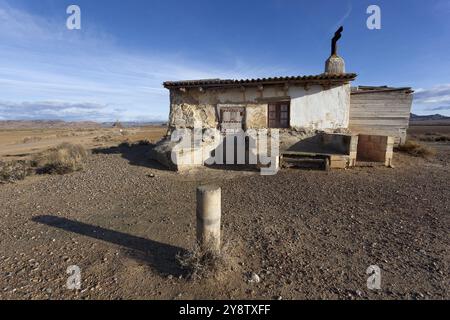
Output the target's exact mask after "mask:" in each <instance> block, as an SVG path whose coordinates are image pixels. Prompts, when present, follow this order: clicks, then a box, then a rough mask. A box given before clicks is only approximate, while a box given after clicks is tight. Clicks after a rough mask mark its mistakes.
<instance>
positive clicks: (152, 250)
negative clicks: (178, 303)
mask: <svg viewBox="0 0 450 320" xmlns="http://www.w3.org/2000/svg"><path fill="white" fill-rule="evenodd" d="M32 220H33V221H34V222H37V223H41V224H44V225H47V226H50V227H53V228H58V229H62V230H65V231H68V232H72V233H76V234H80V235H83V236H86V237H90V238H93V239H97V240H102V241H105V242H109V243H112V244H115V245H119V246H121V247H123V248H125V249H126V250H127V251H128V253H129V255H130V256H131V257H132V258H134V259H136V260H139V261H142V262H144V263H146V264H148V265H149V266H150V267H152V268H153V269H154V270H155V271H157V272H158V273H159V274H161V275H162V276H165V275H168V274H171V275H174V276H179V275H182V274H183V270H182V269H181V268H180V266H179V265H178V264H177V261H176V256H177V254H184V253H185V252H186V250H185V249H183V248H180V247H176V246H172V245H169V244H165V243H161V242H157V241H153V240H150V239H145V238H142V237H137V236H133V235H129V234H126V233H123V232H119V231H114V230H109V229H105V228H102V227H98V226H93V225H90V224H86V223H83V222H79V221H74V220H69V219H66V218H61V217H55V216H49V215H44V216H38V217H34V218H32Z"/></svg>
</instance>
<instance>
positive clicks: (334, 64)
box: [325, 27, 345, 74]
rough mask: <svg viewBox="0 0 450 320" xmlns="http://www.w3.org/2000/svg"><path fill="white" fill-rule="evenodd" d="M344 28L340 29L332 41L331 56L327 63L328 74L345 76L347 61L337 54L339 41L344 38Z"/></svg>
mask: <svg viewBox="0 0 450 320" xmlns="http://www.w3.org/2000/svg"><path fill="white" fill-rule="evenodd" d="M342 31H344V27H340V28H339V29H338V30H337V31H336V33H335V34H334V37H333V39H332V40H331V56H330V57H329V58H328V60H327V61H326V63H325V73H326V74H343V73H345V61H344V59H342V58H341V57H340V56H338V54H337V41H338V40H339V39H340V38H341V37H342Z"/></svg>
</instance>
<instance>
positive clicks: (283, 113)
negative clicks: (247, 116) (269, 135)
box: [268, 102, 290, 128]
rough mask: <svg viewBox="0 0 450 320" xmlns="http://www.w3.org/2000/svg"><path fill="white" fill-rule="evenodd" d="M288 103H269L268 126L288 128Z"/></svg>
mask: <svg viewBox="0 0 450 320" xmlns="http://www.w3.org/2000/svg"><path fill="white" fill-rule="evenodd" d="M289 111H290V103H289V102H277V103H270V104H269V116H268V119H269V128H289V118H290V112H289Z"/></svg>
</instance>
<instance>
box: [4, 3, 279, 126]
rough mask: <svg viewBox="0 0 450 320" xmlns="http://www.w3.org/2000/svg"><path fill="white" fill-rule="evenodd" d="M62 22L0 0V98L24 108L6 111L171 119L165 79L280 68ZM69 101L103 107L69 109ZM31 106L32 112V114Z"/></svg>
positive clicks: (260, 73) (238, 74)
mask: <svg viewBox="0 0 450 320" xmlns="http://www.w3.org/2000/svg"><path fill="white" fill-rule="evenodd" d="M61 22H63V21H52V20H50V19H44V18H42V17H39V16H36V15H32V14H30V13H27V12H23V11H20V10H18V9H15V8H13V7H12V6H11V5H10V4H9V2H6V1H5V0H0V97H1V99H2V100H3V101H7V103H6V104H7V105H9V106H15V107H16V108H18V107H17V106H21V107H20V108H22V110H23V111H24V114H22V115H20V114H18V113H17V112H14V110H17V109H12V108H8V109H7V110H8V111H7V112H10V113H9V114H8V113H5V112H6V111H4V112H3V113H2V116H3V117H6V118H8V119H10V118H12V117H17V116H22V117H36V118H43V117H46V116H49V117H50V116H51V117H59V118H63V119H65V118H69V117H72V118H74V117H77V118H78V117H79V118H80V119H81V118H82V117H83V116H85V117H87V118H89V119H92V120H95V117H96V116H98V117H99V118H102V119H106V118H108V117H109V119H108V120H115V119H120V120H124V121H126V120H136V119H155V118H157V119H160V118H161V119H166V118H167V115H168V109H169V94H168V91H167V90H165V89H164V88H163V87H162V83H163V82H164V81H167V80H181V79H197V78H219V77H220V78H246V77H261V76H267V75H272V74H274V73H275V72H281V70H279V68H275V67H267V68H266V67H259V66H249V65H248V64H246V63H245V62H242V61H241V60H240V59H238V58H236V63H235V65H224V66H214V65H209V64H204V63H200V62H193V61H188V60H186V59H184V58H183V57H182V56H181V55H180V54H173V53H155V52H153V53H152V52H140V53H134V52H133V53H131V52H129V51H127V50H125V49H123V48H120V47H118V46H117V45H116V44H115V39H114V37H112V36H111V35H108V34H107V33H104V32H102V31H101V30H99V29H98V28H97V29H95V27H94V26H92V25H91V24H90V27H89V28H83V29H82V30H81V31H69V30H67V29H66V28H65V24H64V23H61ZM93 28H94V29H93ZM41 101H53V102H55V101H56V102H57V107H56V108H53V107H52V108H45V109H42V108H39V107H38V106H39V105H42V102H41ZM4 105H5V104H4ZM66 105H84V106H86V105H90V106H93V105H101V106H103V107H102V108H101V109H96V108H84V107H82V108H79V107H73V108H72V109H71V108H66V107H65V106H66ZM26 108H29V109H31V108H33V109H32V110H33V111H32V112H31V113H27V112H25V110H28V109H26ZM5 110H6V109H5ZM99 110H101V111H99ZM44 111H45V112H46V113H44Z"/></svg>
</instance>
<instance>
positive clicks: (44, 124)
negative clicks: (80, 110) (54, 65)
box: [0, 120, 163, 130]
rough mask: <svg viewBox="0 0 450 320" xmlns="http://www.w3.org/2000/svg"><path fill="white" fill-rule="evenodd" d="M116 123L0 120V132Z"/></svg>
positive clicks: (123, 124) (127, 125)
mask: <svg viewBox="0 0 450 320" xmlns="http://www.w3.org/2000/svg"><path fill="white" fill-rule="evenodd" d="M115 123H116V122H101V123H100V122H94V121H73V122H66V121H63V120H0V130H11V129H22V130H26V129H99V128H112V127H113V126H114V124H115ZM162 124H163V122H120V125H121V127H123V128H132V127H143V126H152V125H162Z"/></svg>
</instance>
